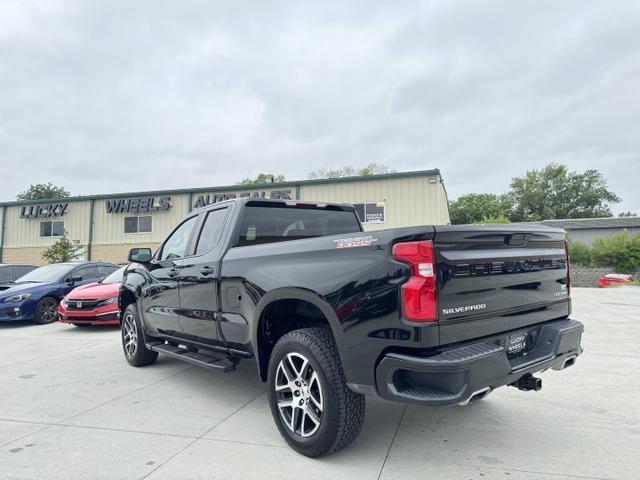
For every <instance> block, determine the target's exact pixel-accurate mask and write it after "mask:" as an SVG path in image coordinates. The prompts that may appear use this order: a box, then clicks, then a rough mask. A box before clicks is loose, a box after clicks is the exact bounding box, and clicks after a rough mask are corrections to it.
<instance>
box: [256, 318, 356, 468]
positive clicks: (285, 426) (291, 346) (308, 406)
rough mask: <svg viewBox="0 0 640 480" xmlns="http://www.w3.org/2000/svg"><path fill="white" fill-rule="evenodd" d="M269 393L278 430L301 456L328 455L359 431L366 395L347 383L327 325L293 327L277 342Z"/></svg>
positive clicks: (271, 368) (269, 381)
mask: <svg viewBox="0 0 640 480" xmlns="http://www.w3.org/2000/svg"><path fill="white" fill-rule="evenodd" d="M268 391H269V404H270V406H271V414H272V415H273V419H274V420H275V422H276V425H277V427H278V430H279V431H280V434H281V435H282V436H283V438H284V439H285V440H286V442H287V443H288V444H289V446H291V448H293V449H294V450H296V451H297V452H299V453H301V454H302V455H305V456H307V457H312V458H316V457H322V456H325V455H328V454H330V453H333V452H335V451H337V450H340V449H342V448H344V447H346V446H348V445H349V444H350V443H351V442H353V441H354V440H355V439H356V438H357V436H358V434H359V433H360V429H361V428H362V424H363V422H364V413H365V399H364V396H363V395H360V394H357V393H355V392H352V391H351V390H350V389H349V388H348V387H347V384H346V379H345V376H344V371H343V370H342V364H341V362H340V357H339V355H338V349H337V347H336V344H335V342H334V340H333V336H332V335H331V332H330V331H329V330H327V329H324V328H305V329H300V330H294V331H292V332H289V333H287V334H285V335H284V336H282V338H280V340H278V342H277V343H276V345H275V347H274V349H273V352H272V354H271V358H270V359H269V371H268Z"/></svg>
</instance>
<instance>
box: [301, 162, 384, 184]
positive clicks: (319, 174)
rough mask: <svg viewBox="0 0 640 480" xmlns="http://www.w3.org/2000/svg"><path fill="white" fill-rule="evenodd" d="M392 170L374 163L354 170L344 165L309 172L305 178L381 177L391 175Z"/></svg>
mask: <svg viewBox="0 0 640 480" xmlns="http://www.w3.org/2000/svg"><path fill="white" fill-rule="evenodd" d="M393 172H395V170H393V169H392V168H390V167H387V166H386V165H382V164H379V163H376V162H371V163H368V164H367V165H365V166H364V167H362V168H354V167H352V166H351V165H345V166H344V167H338V168H321V169H320V170H316V171H315V172H311V173H310V174H309V175H308V176H307V178H309V179H311V180H314V179H317V178H341V177H355V176H363V177H368V176H370V175H381V174H384V173H393Z"/></svg>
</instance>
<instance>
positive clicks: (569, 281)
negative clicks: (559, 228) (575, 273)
mask: <svg viewBox="0 0 640 480" xmlns="http://www.w3.org/2000/svg"><path fill="white" fill-rule="evenodd" d="M564 253H565V256H566V257H567V296H570V295H571V262H570V261H569V242H568V241H567V240H565V241H564Z"/></svg>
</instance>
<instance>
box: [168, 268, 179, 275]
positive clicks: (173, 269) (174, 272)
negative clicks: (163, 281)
mask: <svg viewBox="0 0 640 480" xmlns="http://www.w3.org/2000/svg"><path fill="white" fill-rule="evenodd" d="M167 275H168V276H170V277H177V276H178V270H176V269H175V268H172V269H171V270H169V271H167Z"/></svg>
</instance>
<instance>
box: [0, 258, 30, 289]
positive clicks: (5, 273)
mask: <svg viewBox="0 0 640 480" xmlns="http://www.w3.org/2000/svg"><path fill="white" fill-rule="evenodd" d="M36 268H38V266H37V265H28V264H21V263H15V264H14V263H0V286H5V287H6V288H8V287H7V285H9V284H11V283H13V282H15V281H16V280H17V279H18V278H20V277H21V276H23V275H26V274H27V273H29V272H30V271H31V270H35V269H36Z"/></svg>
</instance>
